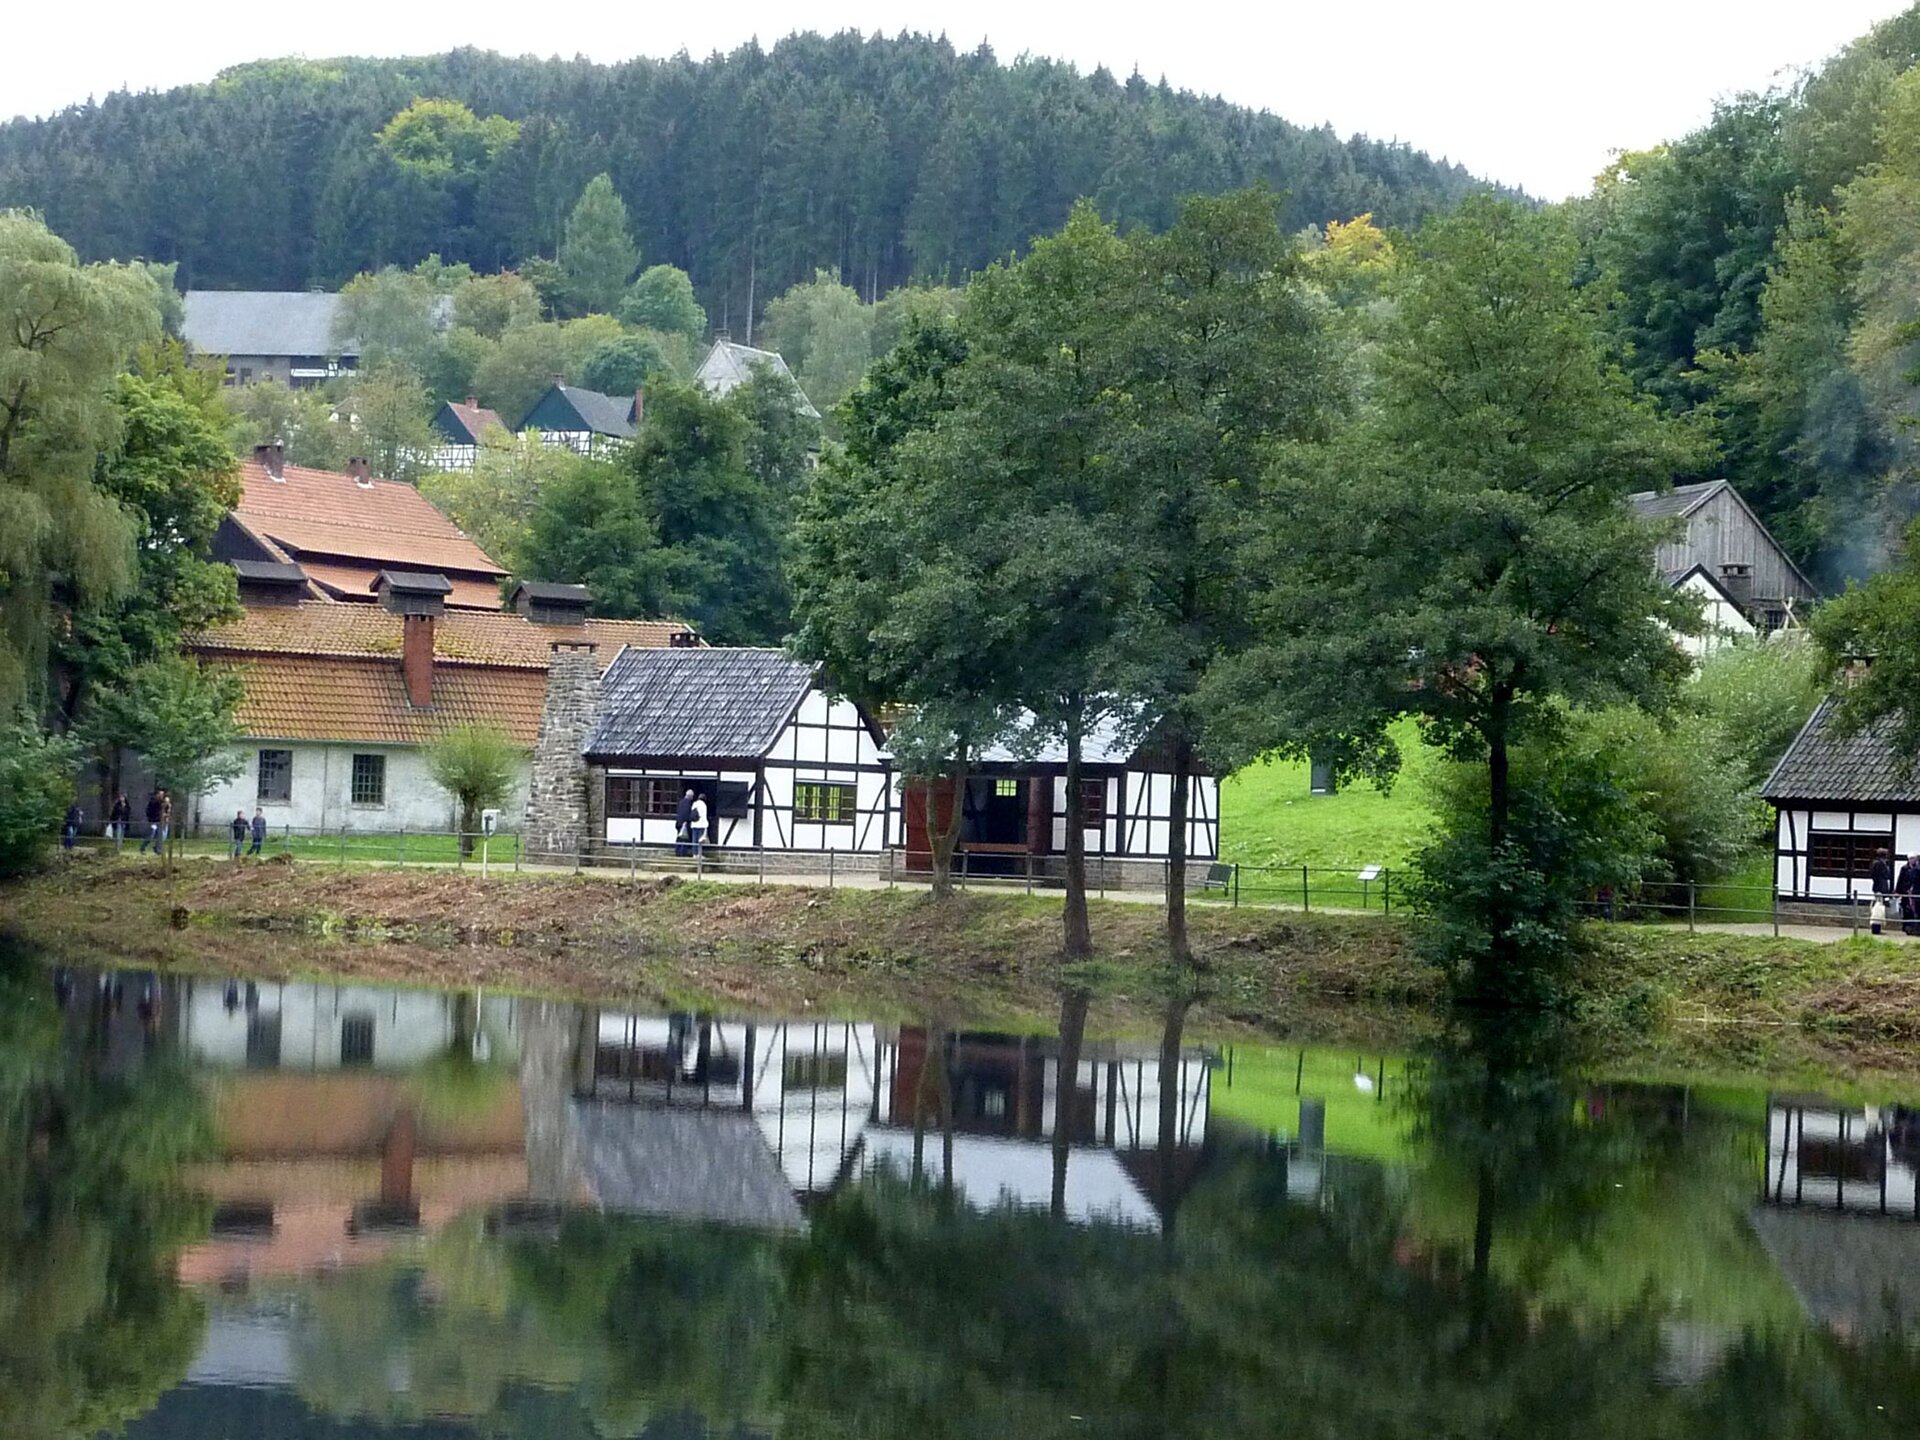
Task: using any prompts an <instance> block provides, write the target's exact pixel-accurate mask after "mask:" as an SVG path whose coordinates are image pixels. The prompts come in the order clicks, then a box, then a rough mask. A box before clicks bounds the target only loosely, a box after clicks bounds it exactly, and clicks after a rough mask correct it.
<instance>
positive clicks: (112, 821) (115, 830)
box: [107, 795, 133, 850]
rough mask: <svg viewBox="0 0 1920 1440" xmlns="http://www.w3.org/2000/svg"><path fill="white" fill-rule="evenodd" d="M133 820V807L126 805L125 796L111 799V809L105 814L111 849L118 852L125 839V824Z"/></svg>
mask: <svg viewBox="0 0 1920 1440" xmlns="http://www.w3.org/2000/svg"><path fill="white" fill-rule="evenodd" d="M131 819H133V807H132V806H131V805H129V804H127V797H126V796H125V795H116V796H114V797H113V809H112V810H110V811H108V812H107V833H108V834H109V835H111V836H112V837H113V848H114V849H116V850H118V849H119V848H120V846H121V844H122V843H123V842H124V841H125V840H126V838H127V822H128V821H129V820H131Z"/></svg>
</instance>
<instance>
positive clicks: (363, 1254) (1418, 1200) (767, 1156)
mask: <svg viewBox="0 0 1920 1440" xmlns="http://www.w3.org/2000/svg"><path fill="white" fill-rule="evenodd" d="M1096 1018H1097V1017H1096ZM1083 1019H1084V1007H1083V1006H1080V1005H1076V1004H1074V1003H1072V1002H1070V1001H1069V1002H1064V1003H1063V1006H1062V1015H1061V1027H1060V1033H1058V1034H1054V1035H1049V1036H1030V1037H1024V1038H1023V1037H1017V1036H1009V1035H1002V1034H994V1033H987V1032H982V1031H972V1030H965V1029H956V1028H950V1027H942V1026H935V1025H893V1024H871V1023H863V1022H860V1021H848V1020H840V1019H835V1020H822V1019H817V1018H813V1017H806V1018H790V1019H786V1020H781V1019H778V1018H760V1019H757V1020H745V1019H737V1020H736V1019H729V1018H724V1017H711V1016H700V1015H652V1014H631V1013H624V1012H620V1011H617V1010H613V1009H602V1008H595V1007H592V1006H583V1005H570V1004H561V1003H554V1002H547V1001H529V1000H521V999H513V998H508V997H495V996H491V995H486V994H476V993H471V992H467V993H455V992H445V993H442V992H426V991H401V990H389V989H377V988H367V987H356V986H353V985H346V984H341V985H333V984H313V983H265V982H263V983H259V984H251V983H248V982H247V981H246V980H245V979H244V978H234V979H231V980H228V979H223V978H215V979H193V980H190V979H181V978H165V979H162V978H158V977H149V976H145V975H141V974H138V973H134V972H122V973H116V974H111V975H105V976H103V975H100V974H95V973H86V972H80V971H73V970H57V971H56V970H49V969H45V968H42V967H38V966H34V965H29V964H26V963H20V962H15V961H8V960H6V959H5V958H4V957H0V1144H4V1146H5V1152H6V1153H5V1156H4V1160H0V1176H4V1179H0V1434H4V1435H5V1436H8V1437H16V1436H17V1437H29V1440H38V1437H55V1436H58V1437H68V1436H80V1437H85V1436H92V1435H95V1434H110V1433H124V1434H126V1435H129V1436H133V1437H138V1440H188V1437H192V1440H241V1437H249V1440H250V1437H263V1440H268V1437H270V1440H307V1437H313V1440H320V1437H327V1440H363V1437H375V1436H379V1437H397V1436H405V1437H419V1440H426V1437H433V1440H441V1437H445V1440H456V1437H481V1436H487V1437H493V1436H502V1437H508V1436H524V1437H554V1440H576V1437H577V1440H589V1437H611V1436H646V1437H687V1440H696V1437H708V1436H714V1437H718V1436H822V1437H824V1436H874V1437H881V1436H896V1435H899V1436H955V1437H960V1436H965V1437H999V1436H1069V1435H1073V1436H1079V1435H1088V1436H1095V1435H1098V1436H1129V1437H1131V1436H1139V1437H1149V1436H1186V1435H1192V1436H1207V1437H1222V1436H1243V1435H1244V1436H1273V1435H1316V1436H1353V1437H1356V1440H1358V1437H1366V1440H1392V1437H1400V1436H1407V1437H1413V1436H1423V1437H1424V1436H1435V1435H1446V1436H1454V1435H1457V1436H1514V1437H1533V1436H1542V1435H1566V1436H1576V1435H1577V1436H1597V1435H1621V1436H1627V1435H1632V1436H1675V1437H1681V1436H1727V1437H1733V1436H1776V1435H1777V1436H1799V1435H1806V1436H1815V1435H1825V1436H1837V1435H1845V1436H1878V1435H1888V1436H1891V1435H1895V1434H1900V1435H1911V1434H1912V1433H1913V1427H1914V1425H1915V1423H1916V1422H1917V1421H1920V1346H1916V1343H1915V1341H1916V1337H1920V1194H1917V1193H1916V1188H1915V1173H1916V1163H1917V1162H1920V1117H1917V1116H1916V1114H1915V1113H1914V1112H1912V1111H1909V1110H1906V1109H1904V1108H1902V1107H1901V1106H1900V1105H1898V1104H1896V1103H1892V1102H1893V1100H1894V1098H1895V1097H1888V1096H1869V1097H1863V1096H1859V1095H1844V1096H1822V1095H1818V1094H1813V1093H1807V1092H1806V1091H1805V1090H1804V1089H1799V1090H1793V1091H1787V1090H1781V1091H1777V1092H1775V1091H1769V1090H1768V1089H1766V1088H1764V1087H1754V1088H1747V1089H1733V1088H1728V1089H1718V1090H1715V1089H1702V1088H1698V1087H1690V1088H1682V1087H1675V1086H1666V1085H1657V1084H1637V1083H1625V1082H1622V1081H1619V1080H1613V1079H1609V1080H1605V1081H1602V1080H1598V1079H1595V1078H1592V1077H1591V1076H1590V1075H1589V1076H1583V1075H1581V1074H1576V1073H1567V1072H1566V1071H1565V1070H1563V1069H1562V1068H1560V1067H1559V1066H1558V1065H1557V1064H1556V1063H1554V1061H1553V1060H1552V1059H1551V1058H1550V1057H1551V1056H1552V1055H1553V1054H1554V1053H1556V1052H1555V1048H1554V1047H1553V1046H1552V1045H1551V1044H1550V1043H1547V1044H1541V1045H1534V1044H1530V1043H1526V1042H1525V1041H1524V1040H1516V1039H1515V1037H1512V1036H1511V1035H1509V1036H1506V1037H1501V1038H1500V1039H1499V1040H1498V1041H1497V1043H1495V1044H1494V1045H1492V1046H1491V1047H1487V1046H1484V1045H1482V1046H1475V1045H1473V1044H1468V1043H1464V1042H1463V1043H1459V1044H1455V1045H1451V1046H1438V1047H1430V1048H1428V1049H1426V1050H1424V1051H1422V1052H1420V1053H1416V1054H1412V1055H1355V1054H1353V1053H1351V1052H1335V1051H1331V1050H1316V1049H1296V1048H1284V1049H1261V1048H1252V1047H1247V1046H1236V1047H1233V1048H1231V1049H1221V1048H1218V1047H1208V1046H1203V1045H1198V1044H1194V1043H1192V1041H1191V1039H1190V1038H1189V1037H1187V1036H1185V1035H1184V1034H1183V1033H1182V1031H1181V1028H1180V1020H1179V1017H1178V1016H1172V1017H1169V1029H1168V1032H1167V1034H1166V1035H1164V1036H1162V1037H1161V1038H1160V1040H1159V1041H1158V1042H1157V1043H1156V1042H1155V1041H1154V1040H1153V1039H1152V1038H1149V1039H1147V1040H1146V1041H1144V1042H1143V1043H1139V1044H1116V1043H1113V1042H1109V1041H1103V1040H1095V1039H1091V1038H1087V1039H1082V1038H1081V1034H1080V1030H1081V1025H1082V1023H1083ZM1063 1076H1065V1077H1068V1081H1070V1083H1067V1082H1063V1078H1062V1077H1063Z"/></svg>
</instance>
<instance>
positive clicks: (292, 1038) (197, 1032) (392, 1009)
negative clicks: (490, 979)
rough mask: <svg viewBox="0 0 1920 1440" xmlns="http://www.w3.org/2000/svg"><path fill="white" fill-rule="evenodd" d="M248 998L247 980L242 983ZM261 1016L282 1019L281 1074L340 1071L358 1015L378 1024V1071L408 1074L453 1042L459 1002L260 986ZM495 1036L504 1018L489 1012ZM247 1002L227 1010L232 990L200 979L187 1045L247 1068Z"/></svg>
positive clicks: (203, 1055)
mask: <svg viewBox="0 0 1920 1440" xmlns="http://www.w3.org/2000/svg"><path fill="white" fill-rule="evenodd" d="M238 983H239V984H240V987H241V993H242V995H243V996H244V994H245V988H246V982H244V981H241V982H238ZM257 994H258V1006H257V1013H258V1014H261V1015H278V1016H279V1017H280V1065H279V1068H280V1069H282V1070H305V1071H318V1070H337V1069H339V1068H340V1039H341V1031H342V1027H343V1026H344V1025H345V1023H346V1021H347V1020H348V1019H349V1018H350V1017H353V1016H367V1017H369V1018H371V1019H372V1021H373V1065H374V1067H375V1068H376V1069H404V1068H407V1067H410V1066H414V1065H418V1064H420V1063H421V1062H422V1061H425V1060H428V1059H431V1058H432V1057H434V1056H436V1055H439V1054H442V1053H444V1051H445V1050H446V1048H447V1046H448V1045H449V1044H451V1043H452V1040H453V997H452V996H451V995H447V994H439V993H431V992H418V991H407V990H382V989H375V988H373V987H369V986H357V985H318V984H312V983H309V982H286V983H266V984H261V985H259V986H258V987H257ZM481 1015H482V1025H483V1027H484V1028H487V1029H488V1030H489V1034H490V1035H491V1031H492V1026H493V1025H495V1024H497V1023H498V1022H499V1018H500V1017H499V1013H498V1011H497V1010H495V1011H494V1012H492V1013H489V1012H488V1011H487V1010H486V1008H485V1007H483V1009H482V1012H481ZM248 1018H249V1017H248V1012H247V1008H246V1006H245V1004H244V1003H243V1004H240V1005H237V1006H235V1007H234V1009H233V1010H232V1011H228V1009H227V1008H226V985H225V982H223V981H217V980H194V981H191V982H190V993H189V995H188V997H187V1002H186V1005H185V1007H184V1011H183V1014H182V1017H181V1030H182V1033H181V1040H182V1042H183V1043H184V1044H185V1046H186V1048H187V1051H188V1053H189V1054H191V1055H193V1056H194V1058H195V1059H197V1060H199V1061H201V1062H202V1063H205V1064H209V1065H223V1066H224V1065H231V1066H243V1065H245V1064H246V1059H247V1024H248Z"/></svg>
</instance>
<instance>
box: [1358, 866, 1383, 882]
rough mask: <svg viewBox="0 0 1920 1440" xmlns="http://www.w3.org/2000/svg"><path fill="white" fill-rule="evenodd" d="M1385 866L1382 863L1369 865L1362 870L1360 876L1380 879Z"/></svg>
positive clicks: (1365, 878)
mask: <svg viewBox="0 0 1920 1440" xmlns="http://www.w3.org/2000/svg"><path fill="white" fill-rule="evenodd" d="M1384 868H1385V867H1384V866H1381V865H1369V866H1367V867H1366V868H1365V869H1363V870H1361V872H1360V878H1361V879H1362V880H1378V879H1379V878H1380V872H1381V871H1382V870H1383V869H1384Z"/></svg>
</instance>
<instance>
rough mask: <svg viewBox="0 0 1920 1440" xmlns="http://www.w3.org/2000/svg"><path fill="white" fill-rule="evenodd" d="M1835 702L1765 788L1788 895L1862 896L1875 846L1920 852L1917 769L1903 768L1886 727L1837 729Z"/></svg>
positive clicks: (1778, 868) (1782, 886)
mask: <svg viewBox="0 0 1920 1440" xmlns="http://www.w3.org/2000/svg"><path fill="white" fill-rule="evenodd" d="M1833 707H1834V702H1833V701H1832V700H1831V699H1829V700H1826V701H1824V702H1822V704H1821V706H1820V708H1819V709H1818V710H1816V711H1814V712H1813V717H1812V718H1811V719H1809V720H1808V721H1807V723H1806V724H1805V725H1804V726H1802V727H1801V730H1800V733H1799V734H1798V735H1797V736H1795V737H1794V741H1793V743H1792V744H1791V745H1789V746H1788V747H1787V751H1786V753H1785V754H1784V755H1782V756H1781V757H1780V763H1779V764H1777V765H1775V766H1774V767H1773V773H1772V774H1771V775H1769V776H1768V777H1767V783H1766V784H1765V785H1763V786H1762V787H1761V789H1760V793H1761V795H1762V796H1763V797H1764V798H1765V799H1766V800H1767V802H1768V803H1769V804H1770V805H1772V806H1773V810H1774V842H1773V844H1774V885H1775V889H1776V890H1777V892H1778V894H1779V896H1780V898H1781V899H1783V900H1787V899H1791V900H1845V899H1848V898H1856V899H1862V898H1865V897H1867V896H1868V895H1869V894H1870V893H1871V885H1870V883H1869V881H1868V871H1869V869H1870V868H1871V866H1872V865H1873V857H1874V855H1875V853H1876V852H1877V851H1880V850H1886V851H1888V852H1889V853H1890V854H1893V855H1896V856H1899V855H1914V854H1920V772H1916V773H1915V774H1914V775H1912V776H1906V775H1903V774H1902V770H1901V766H1900V765H1899V763H1898V757H1897V756H1896V755H1895V753H1894V750H1893V746H1892V745H1891V744H1890V743H1889V741H1888V738H1887V733H1886V730H1885V728H1884V727H1876V728H1869V729H1866V730H1863V731H1859V732H1857V733H1855V734H1852V735H1842V734H1840V733H1839V731H1838V730H1837V729H1836V728H1835V726H1834V720H1833Z"/></svg>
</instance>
